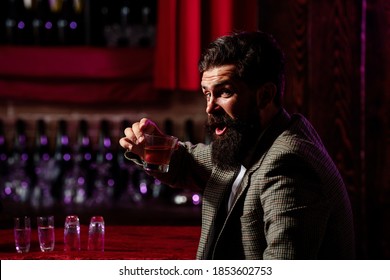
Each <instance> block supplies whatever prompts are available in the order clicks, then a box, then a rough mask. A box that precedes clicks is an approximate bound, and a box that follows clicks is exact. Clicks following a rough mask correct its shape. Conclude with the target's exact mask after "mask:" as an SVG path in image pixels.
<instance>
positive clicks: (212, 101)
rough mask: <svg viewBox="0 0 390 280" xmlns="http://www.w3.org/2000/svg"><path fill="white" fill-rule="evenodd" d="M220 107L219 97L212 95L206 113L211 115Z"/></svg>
mask: <svg viewBox="0 0 390 280" xmlns="http://www.w3.org/2000/svg"><path fill="white" fill-rule="evenodd" d="M220 108H221V107H220V106H219V105H218V99H216V98H214V97H211V98H210V100H208V101H207V106H206V113H207V114H208V115H210V114H212V113H213V112H215V111H216V110H219V109H220Z"/></svg>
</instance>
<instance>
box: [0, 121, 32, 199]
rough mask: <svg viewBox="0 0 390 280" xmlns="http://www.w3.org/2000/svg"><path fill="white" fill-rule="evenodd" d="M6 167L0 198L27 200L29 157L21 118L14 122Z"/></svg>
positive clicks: (24, 124) (29, 180)
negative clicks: (13, 132)
mask: <svg viewBox="0 0 390 280" xmlns="http://www.w3.org/2000/svg"><path fill="white" fill-rule="evenodd" d="M7 169H8V174H7V176H6V177H5V180H4V181H5V182H4V185H3V186H2V192H1V195H2V198H3V199H7V200H10V201H12V202H17V203H25V202H27V201H28V199H29V196H30V192H31V157H30V152H29V150H28V146H27V134H26V123H25V121H23V120H21V119H18V120H16V122H15V134H14V141H13V147H12V152H11V154H10V156H9V158H8V161H7Z"/></svg>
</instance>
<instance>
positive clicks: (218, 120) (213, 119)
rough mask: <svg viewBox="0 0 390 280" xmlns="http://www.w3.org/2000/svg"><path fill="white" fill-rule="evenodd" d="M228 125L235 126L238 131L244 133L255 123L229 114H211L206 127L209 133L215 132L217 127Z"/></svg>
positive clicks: (229, 126)
mask: <svg viewBox="0 0 390 280" xmlns="http://www.w3.org/2000/svg"><path fill="white" fill-rule="evenodd" d="M218 127H219V128H222V127H228V128H233V129H234V130H236V131H237V132H240V133H243V132H247V131H248V130H250V129H253V128H254V124H252V123H248V122H244V121H241V120H240V119H233V118H231V117H230V116H229V115H227V114H221V115H210V116H209V118H208V120H207V124H206V128H207V130H208V131H209V133H211V134H213V133H214V131H215V129H216V128H218Z"/></svg>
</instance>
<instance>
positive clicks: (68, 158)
mask: <svg viewBox="0 0 390 280" xmlns="http://www.w3.org/2000/svg"><path fill="white" fill-rule="evenodd" d="M70 158H71V156H70V154H68V153H66V154H64V156H63V159H64V160H65V161H69V160H70Z"/></svg>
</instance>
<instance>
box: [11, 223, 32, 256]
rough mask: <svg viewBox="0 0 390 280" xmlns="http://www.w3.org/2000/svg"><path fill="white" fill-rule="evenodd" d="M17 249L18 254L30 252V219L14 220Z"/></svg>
mask: <svg viewBox="0 0 390 280" xmlns="http://www.w3.org/2000/svg"><path fill="white" fill-rule="evenodd" d="M14 237H15V248H16V252H18V253H27V252H28V251H30V242H31V221H30V217H27V216H26V217H17V218H14Z"/></svg>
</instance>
